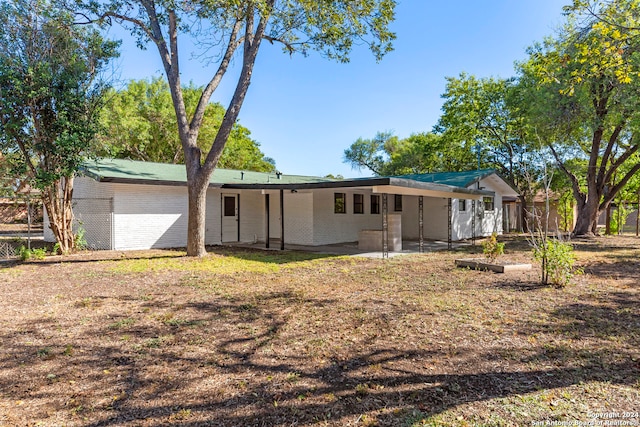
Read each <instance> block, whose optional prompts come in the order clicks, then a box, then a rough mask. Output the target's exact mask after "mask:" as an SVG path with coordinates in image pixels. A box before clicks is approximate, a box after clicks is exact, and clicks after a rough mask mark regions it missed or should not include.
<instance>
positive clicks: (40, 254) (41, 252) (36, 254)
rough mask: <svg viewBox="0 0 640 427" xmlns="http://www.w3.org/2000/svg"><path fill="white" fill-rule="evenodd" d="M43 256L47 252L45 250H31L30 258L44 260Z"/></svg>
mask: <svg viewBox="0 0 640 427" xmlns="http://www.w3.org/2000/svg"><path fill="white" fill-rule="evenodd" d="M45 256H47V250H46V249H45V248H38V249H32V250H31V257H32V258H34V259H44V258H45Z"/></svg>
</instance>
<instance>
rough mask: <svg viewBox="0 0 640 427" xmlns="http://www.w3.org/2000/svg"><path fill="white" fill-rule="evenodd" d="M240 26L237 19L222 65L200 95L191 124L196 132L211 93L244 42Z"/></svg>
mask: <svg viewBox="0 0 640 427" xmlns="http://www.w3.org/2000/svg"><path fill="white" fill-rule="evenodd" d="M240 28H242V22H241V21H240V20H236V22H235V24H234V25H233V30H231V35H230V36H229V43H228V44H227V50H226V51H225V53H224V56H223V57H222V60H221V61H220V65H219V66H218V70H217V71H216V74H215V75H214V76H213V78H211V80H210V81H209V83H208V84H207V86H206V87H205V88H204V90H203V91H202V95H200V100H199V101H198V106H197V107H196V111H195V113H194V114H193V118H192V119H191V123H190V124H189V130H190V132H195V131H196V129H200V125H202V120H203V119H204V113H205V110H206V108H207V105H208V104H209V100H210V99H211V95H213V92H215V90H216V89H217V88H218V85H219V84H220V82H221V81H222V77H224V75H225V73H226V72H227V69H228V68H229V63H230V62H231V58H233V54H234V53H235V51H236V49H237V48H238V46H239V45H240V43H242V40H243V39H244V38H240V39H238V38H237V37H238V33H239V32H240Z"/></svg>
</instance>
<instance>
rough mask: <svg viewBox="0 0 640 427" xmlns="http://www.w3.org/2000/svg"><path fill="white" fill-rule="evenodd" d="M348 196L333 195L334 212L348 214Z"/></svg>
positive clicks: (342, 194) (341, 194)
mask: <svg viewBox="0 0 640 427" xmlns="http://www.w3.org/2000/svg"><path fill="white" fill-rule="evenodd" d="M346 200H347V196H346V194H344V193H333V212H334V213H347V204H346Z"/></svg>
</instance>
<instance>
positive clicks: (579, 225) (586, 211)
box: [573, 197, 601, 236]
mask: <svg viewBox="0 0 640 427" xmlns="http://www.w3.org/2000/svg"><path fill="white" fill-rule="evenodd" d="M599 205H600V203H599V199H598V198H596V197H588V198H587V199H586V200H585V201H584V202H583V203H581V201H580V200H578V215H577V218H576V226H575V228H574V229H573V236H594V235H595V234H596V232H597V227H598V217H599V216H600V212H601V211H600V209H599Z"/></svg>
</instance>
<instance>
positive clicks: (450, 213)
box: [447, 197, 452, 250]
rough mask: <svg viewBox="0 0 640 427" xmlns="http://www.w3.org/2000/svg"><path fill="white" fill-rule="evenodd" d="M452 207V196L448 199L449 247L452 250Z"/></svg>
mask: <svg viewBox="0 0 640 427" xmlns="http://www.w3.org/2000/svg"><path fill="white" fill-rule="evenodd" d="M451 217H452V209H451V197H449V198H448V199H447V249H448V250H451V247H452V243H451V232H452V230H451V220H452V218H451Z"/></svg>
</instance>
